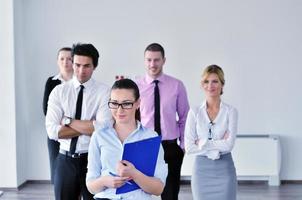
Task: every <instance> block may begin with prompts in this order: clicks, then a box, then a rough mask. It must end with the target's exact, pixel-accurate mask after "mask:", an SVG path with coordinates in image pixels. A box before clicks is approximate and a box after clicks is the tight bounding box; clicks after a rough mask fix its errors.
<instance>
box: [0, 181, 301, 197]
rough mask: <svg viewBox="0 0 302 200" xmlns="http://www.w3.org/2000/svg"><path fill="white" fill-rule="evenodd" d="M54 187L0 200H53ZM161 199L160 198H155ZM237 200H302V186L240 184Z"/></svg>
mask: <svg viewBox="0 0 302 200" xmlns="http://www.w3.org/2000/svg"><path fill="white" fill-rule="evenodd" d="M53 199H54V197H53V187H52V185H50V184H46V183H27V184H25V185H24V186H23V187H22V188H21V190H19V191H14V190H4V194H3V195H2V196H1V197H0V200H53ZM155 199H160V198H155ZM191 199H192V194H191V188H190V185H189V184H184V185H181V191H180V194H179V200H191ZM237 200H302V184H282V185H281V186H279V187H272V186H268V185H267V184H266V183H265V182H260V183H248V184H247V183H240V184H239V185H238V194H237Z"/></svg>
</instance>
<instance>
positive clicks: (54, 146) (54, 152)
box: [47, 137, 60, 184]
mask: <svg viewBox="0 0 302 200" xmlns="http://www.w3.org/2000/svg"><path fill="white" fill-rule="evenodd" d="M47 146H48V155H49V164H50V181H51V183H52V184H53V183H54V175H55V168H56V158H57V156H58V154H59V149H60V143H59V142H58V141H55V140H51V139H49V138H48V137H47Z"/></svg>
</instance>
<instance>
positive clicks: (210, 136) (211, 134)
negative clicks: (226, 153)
mask: <svg viewBox="0 0 302 200" xmlns="http://www.w3.org/2000/svg"><path fill="white" fill-rule="evenodd" d="M214 125H215V124H214V122H212V121H210V123H209V133H208V140H212V139H213V131H212V129H213V126H214Z"/></svg>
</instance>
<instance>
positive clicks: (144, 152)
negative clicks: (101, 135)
mask: <svg viewBox="0 0 302 200" xmlns="http://www.w3.org/2000/svg"><path fill="white" fill-rule="evenodd" d="M160 142H161V137H160V136H157V137H153V138H148V139H145V140H140V141H137V142H133V143H127V144H125V146H124V152H123V157H122V159H123V160H127V161H129V162H131V163H132V164H133V165H134V166H135V168H136V169H138V170H139V171H141V172H142V173H143V174H145V175H147V176H154V171H155V166H156V162H157V157H158V152H159V146H160ZM130 182H131V183H132V185H130V184H124V185H123V186H121V187H119V188H117V189H116V194H122V193H126V192H131V191H133V190H137V189H139V188H140V187H139V186H138V185H137V184H136V183H135V182H134V181H133V180H131V181H130Z"/></svg>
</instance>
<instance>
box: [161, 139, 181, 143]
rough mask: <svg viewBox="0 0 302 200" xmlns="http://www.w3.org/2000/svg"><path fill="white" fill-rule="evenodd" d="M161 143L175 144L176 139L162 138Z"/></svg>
mask: <svg viewBox="0 0 302 200" xmlns="http://www.w3.org/2000/svg"><path fill="white" fill-rule="evenodd" d="M161 143H162V144H177V139H174V140H163V141H161Z"/></svg>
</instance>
